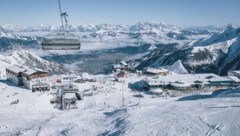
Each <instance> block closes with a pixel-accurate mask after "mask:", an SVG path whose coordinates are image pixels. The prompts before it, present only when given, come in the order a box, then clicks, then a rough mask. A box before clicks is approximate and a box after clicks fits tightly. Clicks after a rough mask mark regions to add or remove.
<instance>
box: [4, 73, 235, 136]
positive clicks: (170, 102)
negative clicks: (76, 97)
mask: <svg viewBox="0 0 240 136" xmlns="http://www.w3.org/2000/svg"><path fill="white" fill-rule="evenodd" d="M130 80H133V78H132V77H128V79H126V82H125V83H124V86H123V88H124V90H125V91H124V96H125V106H124V107H122V101H121V100H122V91H121V89H122V84H121V82H114V81H111V80H110V79H105V81H103V80H102V81H99V80H98V82H96V83H88V82H87V83H81V84H78V86H79V87H80V88H81V89H82V90H83V89H89V88H92V86H93V85H95V86H97V89H96V90H95V91H92V92H93V94H94V95H93V96H89V97H84V100H83V101H78V104H77V106H78V109H71V110H64V111H61V110H59V109H56V108H54V105H52V104H50V99H51V98H53V97H54V96H53V92H54V91H53V90H52V91H50V92H36V93H32V92H31V91H30V90H27V89H24V88H23V87H15V86H14V85H13V84H11V83H10V82H7V81H5V80H0V135H3V136H10V135H21V136H35V135H38V136H56V135H71V136H72V135H73V136H75V135H76V136H95V135H99V136H101V135H103V136H105V135H114V136H115V135H126V136H147V135H151V136H154V135H158V136H181V135H182V136H210V135H212V136H219V135H225V136H234V135H235V136H238V135H240V118H239V115H240V98H239V97H238V96H240V89H235V90H225V91H217V92H214V93H213V94H211V93H209V94H201V95H195V96H183V97H177V98H167V99H166V98H152V96H151V95H149V94H145V93H142V95H143V96H144V97H143V98H140V99H139V98H137V97H134V95H136V94H138V93H136V92H133V91H130V89H128V87H127V86H128V83H129V82H131V81H130ZM135 80H136V78H135ZM95 88H96V87H95Z"/></svg>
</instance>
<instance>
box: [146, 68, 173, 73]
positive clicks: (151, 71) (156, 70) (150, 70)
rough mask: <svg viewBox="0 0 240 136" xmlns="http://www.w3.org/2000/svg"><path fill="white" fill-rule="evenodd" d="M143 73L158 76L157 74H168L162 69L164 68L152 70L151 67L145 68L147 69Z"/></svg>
mask: <svg viewBox="0 0 240 136" xmlns="http://www.w3.org/2000/svg"><path fill="white" fill-rule="evenodd" d="M145 72H148V73H153V74H159V73H164V72H169V70H167V69H164V68H152V67H147V68H146V69H145Z"/></svg>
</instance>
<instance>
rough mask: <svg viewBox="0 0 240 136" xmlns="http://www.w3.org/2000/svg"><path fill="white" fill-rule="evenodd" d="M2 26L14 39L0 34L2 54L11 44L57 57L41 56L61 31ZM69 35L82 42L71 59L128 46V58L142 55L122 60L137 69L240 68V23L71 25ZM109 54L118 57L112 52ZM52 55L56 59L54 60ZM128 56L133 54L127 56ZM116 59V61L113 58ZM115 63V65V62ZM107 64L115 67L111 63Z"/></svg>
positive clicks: (223, 70) (219, 70)
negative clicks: (44, 42)
mask: <svg viewBox="0 0 240 136" xmlns="http://www.w3.org/2000/svg"><path fill="white" fill-rule="evenodd" d="M3 28H5V29H6V31H7V32H8V33H9V35H10V37H11V40H10V41H9V40H8V39H7V37H6V35H5V34H4V33H2V32H0V49H1V51H7V50H11V49H13V47H12V44H13V43H14V44H16V43H17V44H18V45H19V46H20V48H21V49H25V50H31V51H34V52H35V53H36V55H41V56H42V54H45V55H47V56H48V57H47V58H48V60H50V61H51V60H54V61H55V59H56V57H55V56H56V54H58V53H57V52H50V53H49V52H47V53H46V52H44V53H42V51H41V47H40V45H39V43H40V42H41V37H42V36H43V35H45V34H47V33H50V32H55V31H57V30H58V29H59V28H60V27H57V26H50V25H39V26H35V27H25V26H17V25H5V26H3ZM68 31H71V32H73V33H77V34H79V35H80V37H81V41H82V49H81V52H72V53H71V55H72V56H74V55H77V56H79V57H81V56H80V55H79V53H80V54H81V53H85V51H87V52H88V54H94V55H95V54H96V50H97V51H98V52H99V51H100V50H102V49H104V50H105V53H106V50H108V51H111V50H112V49H116V50H114V53H117V51H119V50H120V51H121V53H123V52H124V53H126V52H128V50H129V49H128V47H129V48H131V53H129V54H134V55H136V54H137V53H141V54H142V55H139V56H140V57H137V58H136V57H133V58H134V59H131V60H129V58H122V57H121V58H120V59H127V60H129V62H130V63H131V64H132V65H133V66H134V67H136V68H137V69H142V68H144V67H146V66H153V67H160V66H168V65H172V64H174V63H175V62H177V61H179V60H181V62H182V65H183V66H184V67H185V68H186V69H187V71H188V72H191V73H201V72H213V73H217V74H221V75H226V73H227V71H228V70H230V69H239V68H240V61H239V57H240V51H239V44H240V43H239V37H240V27H239V25H226V26H205V27H177V26H174V25H169V24H165V23H149V22H144V23H137V24H134V25H121V24H119V25H112V24H98V25H90V24H87V25H79V26H69V28H68ZM19 46H18V47H19ZM146 46H147V47H149V49H146V50H145V51H141V52H139V50H136V49H135V50H134V49H132V47H136V48H138V47H140V49H141V50H142V49H145V47H146ZM117 49H119V50H117ZM123 50H125V51H123ZM89 51H90V52H89ZM111 53H112V54H111V55H114V53H113V52H111ZM52 55H53V56H54V57H51V56H52ZM102 55H103V54H100V53H99V56H98V57H97V58H96V56H94V57H95V59H101V58H102V57H101V56H102ZM49 56H50V57H49ZM43 57H45V56H43ZM79 57H75V58H76V59H71V61H72V62H69V63H70V64H72V63H74V64H75V63H79V62H78V61H79V59H78V58H79ZM88 57H89V56H88ZM126 57H129V56H128V55H126ZM45 58H46V57H45ZM53 58H54V59H53ZM116 59H117V58H116V57H114V60H116ZM81 61H82V60H81ZM112 62H114V61H113V60H112V61H111V63H112ZM81 63H82V62H81ZM98 65H99V64H98ZM109 65H111V64H110V63H109ZM78 66H79V65H78ZM80 67H81V66H80Z"/></svg>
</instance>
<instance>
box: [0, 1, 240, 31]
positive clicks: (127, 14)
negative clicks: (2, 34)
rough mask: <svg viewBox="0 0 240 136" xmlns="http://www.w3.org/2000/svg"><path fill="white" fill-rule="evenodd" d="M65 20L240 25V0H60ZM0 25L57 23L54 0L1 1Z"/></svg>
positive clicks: (114, 22)
mask: <svg viewBox="0 0 240 136" xmlns="http://www.w3.org/2000/svg"><path fill="white" fill-rule="evenodd" d="M61 1H62V8H63V10H64V11H67V12H68V14H69V23H70V24H72V25H79V24H86V23H90V24H99V23H111V24H135V23H137V22H166V23H169V24H175V25H179V26H203V25H222V24H223V25H224V24H229V23H235V24H240V7H239V5H240V0H61ZM0 11H1V14H0V24H18V25H25V26H32V25H39V24H50V25H59V24H60V22H59V21H60V19H59V11H58V4H57V0H1V1H0Z"/></svg>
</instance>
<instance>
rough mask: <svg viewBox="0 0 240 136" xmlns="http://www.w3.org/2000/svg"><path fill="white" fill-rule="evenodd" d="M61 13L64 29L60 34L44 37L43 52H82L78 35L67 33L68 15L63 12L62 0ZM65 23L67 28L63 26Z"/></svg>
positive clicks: (62, 28)
mask: <svg viewBox="0 0 240 136" xmlns="http://www.w3.org/2000/svg"><path fill="white" fill-rule="evenodd" d="M58 4H59V11H60V17H61V23H62V27H61V30H59V32H55V33H51V34H48V35H45V36H43V40H42V44H41V45H42V49H43V50H80V47H81V43H80V38H79V36H78V35H76V34H73V33H69V32H67V30H66V29H67V27H68V25H67V22H68V21H67V17H68V15H67V13H66V12H62V9H61V4H60V0H58ZM63 19H64V21H65V27H64V24H63Z"/></svg>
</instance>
